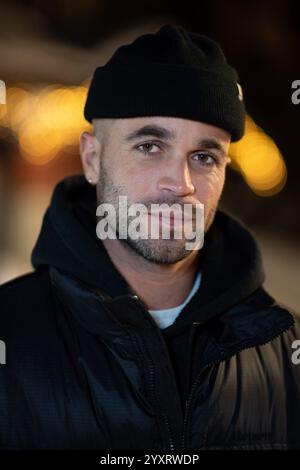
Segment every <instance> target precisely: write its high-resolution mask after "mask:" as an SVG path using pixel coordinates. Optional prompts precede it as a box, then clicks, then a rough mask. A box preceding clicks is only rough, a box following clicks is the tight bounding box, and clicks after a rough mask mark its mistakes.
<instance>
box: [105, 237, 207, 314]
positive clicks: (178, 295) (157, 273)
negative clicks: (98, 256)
mask: <svg viewBox="0 0 300 470" xmlns="http://www.w3.org/2000/svg"><path fill="white" fill-rule="evenodd" d="M102 242H103V245H104V247H105V249H106V251H107V253H108V255H109V257H110V259H111V261H112V263H113V264H114V265H115V267H116V268H117V269H118V271H119V272H120V273H121V274H122V276H123V277H124V279H125V280H126V281H127V282H128V284H129V285H130V287H131V288H132V289H133V290H134V291H135V292H136V294H137V295H138V297H139V298H140V299H141V300H142V301H143V302H144V303H145V304H146V306H147V308H148V309H149V310H157V309H165V308H172V307H176V306H177V305H180V304H181V303H182V302H184V300H185V299H186V297H187V296H188V294H189V292H190V290H191V288H192V285H193V282H194V278H195V275H196V273H197V270H198V260H199V258H198V256H199V252H198V250H192V251H191V253H190V255H188V256H187V257H186V258H184V259H183V260H180V261H178V262H177V263H173V264H156V263H152V262H151V261H148V260H146V259H144V258H143V257H142V256H140V255H138V254H137V253H136V252H134V251H133V250H132V249H131V248H130V247H129V246H127V245H124V244H123V243H122V242H120V241H119V240H118V239H109V238H108V239H105V240H102Z"/></svg>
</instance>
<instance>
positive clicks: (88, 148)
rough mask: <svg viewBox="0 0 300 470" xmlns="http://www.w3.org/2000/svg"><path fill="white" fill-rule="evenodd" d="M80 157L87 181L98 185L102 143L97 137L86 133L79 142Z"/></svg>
mask: <svg viewBox="0 0 300 470" xmlns="http://www.w3.org/2000/svg"><path fill="white" fill-rule="evenodd" d="M79 150H80V157H81V162H82V167H83V171H84V174H85V177H86V179H87V181H89V183H90V184H92V185H96V184H97V183H98V181H99V176H100V161H99V160H100V154H101V152H100V150H101V149H100V143H99V141H98V139H97V138H96V136H95V135H93V134H91V133H90V132H87V131H84V132H83V133H82V134H81V135H80V141H79Z"/></svg>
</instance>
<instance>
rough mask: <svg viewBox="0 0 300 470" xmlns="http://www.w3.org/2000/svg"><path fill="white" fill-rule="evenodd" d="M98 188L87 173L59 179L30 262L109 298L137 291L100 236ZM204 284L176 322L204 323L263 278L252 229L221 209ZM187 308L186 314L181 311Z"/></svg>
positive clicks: (202, 264)
mask: <svg viewBox="0 0 300 470" xmlns="http://www.w3.org/2000/svg"><path fill="white" fill-rule="evenodd" d="M96 206H97V202H96V190H95V187H94V186H91V185H89V184H88V183H87V182H86V180H85V178H84V176H83V175H82V174H79V175H73V176H70V177H67V178H65V179H63V180H62V181H60V182H59V183H58V184H57V186H56V187H55V189H54V191H53V194H52V198H51V201H50V205H49V207H48V208H47V210H46V212H45V215H44V218H43V223H42V227H41V231H40V234H39V236H38V239H37V242H36V244H35V246H34V248H33V251H32V256H31V263H32V266H33V267H34V268H36V269H38V268H41V267H42V266H52V267H54V268H56V269H58V270H59V271H62V272H63V273H64V274H66V275H67V276H69V277H72V278H73V279H74V278H75V280H78V281H79V282H80V283H83V284H85V285H86V287H87V288H90V289H100V290H101V291H104V292H105V293H106V294H107V295H108V296H110V297H112V298H114V297H116V296H121V295H127V294H131V295H132V294H133V293H134V292H133V290H132V289H131V287H130V286H129V285H128V284H127V282H126V280H125V279H124V278H123V276H122V275H121V274H120V273H119V271H118V270H117V269H116V268H115V266H114V265H113V263H112V262H111V260H110V258H109V256H108V254H107V252H106V249H105V248H104V245H103V244H102V241H101V240H100V239H99V238H98V237H97V235H96V223H97V219H96ZM199 253H200V256H199V269H201V272H202V280H201V284H200V287H199V289H198V291H197V292H196V294H195V295H194V297H193V298H192V299H191V301H190V302H189V303H188V304H187V305H186V306H185V308H184V309H183V310H182V312H181V314H180V315H179V316H178V317H177V319H176V320H175V322H174V323H173V325H171V326H169V327H168V331H169V332H170V333H172V332H173V331H174V330H176V328H177V327H182V326H185V325H186V324H190V323H191V322H192V321H194V320H195V319H197V320H199V311H200V312H201V319H202V320H203V321H205V320H207V319H209V318H211V317H212V316H215V315H217V314H218V313H221V312H222V311H224V309H227V308H229V307H232V306H233V305H235V304H236V303H238V302H240V301H242V300H244V299H245V298H246V297H248V296H250V295H251V294H252V293H253V292H255V291H256V290H257V289H258V288H260V287H261V286H262V284H263V282H264V279H265V274H264V269H263V265H262V259H261V254H260V251H259V249H258V246H257V244H256V242H255V240H254V238H253V236H252V235H251V233H250V232H249V230H248V229H247V228H246V227H245V226H244V225H243V224H242V223H241V222H239V221H237V220H235V219H233V218H232V217H231V216H229V215H228V214H226V213H225V212H223V211H221V210H217V212H216V214H215V218H214V221H213V223H212V225H211V227H210V228H209V230H208V232H207V233H206V235H205V238H204V245H203V247H202V249H201V250H200V252H199ZM183 312H185V313H184V315H183V314H182V313H183Z"/></svg>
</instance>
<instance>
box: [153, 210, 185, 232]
mask: <svg viewBox="0 0 300 470" xmlns="http://www.w3.org/2000/svg"><path fill="white" fill-rule="evenodd" d="M149 217H153V218H154V219H156V220H158V219H159V222H160V223H161V224H162V225H167V226H170V227H173V228H179V227H182V225H185V224H188V223H192V221H193V218H190V217H186V216H184V214H182V213H178V214H176V213H175V214H174V213H173V212H163V211H160V212H150V213H149Z"/></svg>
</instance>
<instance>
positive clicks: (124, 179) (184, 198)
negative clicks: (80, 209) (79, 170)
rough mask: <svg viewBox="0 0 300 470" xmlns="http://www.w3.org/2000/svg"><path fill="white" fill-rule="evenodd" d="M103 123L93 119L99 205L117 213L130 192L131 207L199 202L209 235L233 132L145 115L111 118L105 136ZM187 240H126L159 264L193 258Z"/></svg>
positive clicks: (85, 146)
mask: <svg viewBox="0 0 300 470" xmlns="http://www.w3.org/2000/svg"><path fill="white" fill-rule="evenodd" d="M97 121H98V122H97ZM100 121H101V120H95V121H94V125H95V135H96V138H97V141H98V143H99V146H96V147H95V149H96V150H95V152H96V154H98V155H96V157H97V158H98V170H97V169H96V173H97V171H98V174H97V200H98V205H99V204H101V203H110V204H112V205H113V206H114V207H115V210H116V213H117V215H118V205H119V196H127V203H128V207H129V206H130V204H133V203H142V204H144V205H145V206H146V207H147V208H148V209H149V210H150V206H151V204H153V203H158V204H162V203H167V204H168V205H169V206H171V205H172V204H174V203H177V204H180V206H182V208H183V206H184V204H192V205H193V206H194V205H195V204H197V203H199V202H200V203H202V204H203V205H204V231H205V233H206V232H207V230H208V228H209V227H210V225H211V224H212V222H213V219H214V216H215V212H216V210H217V206H218V203H219V199H220V197H221V193H222V189H223V186H224V180H225V169H226V166H227V164H228V163H229V162H230V159H229V157H228V149H229V144H230V134H228V133H227V132H226V131H224V130H222V129H220V128H218V127H215V126H211V125H208V124H204V123H201V122H198V121H192V120H188V119H182V118H173V117H141V118H130V119H114V120H111V121H110V123H109V125H108V126H106V127H107V129H106V131H105V132H106V134H105V138H104V132H103V130H102V132H101V131H99V132H98V130H97V129H98V124H99V125H100V128H101V122H100ZM89 138H93V137H92V136H90V137H88V138H87V140H88V139H89ZM86 148H87V142H86V143H85V144H82V149H81V154H82V160H83V165H84V169H85V173H86V174H87V173H88V172H89V171H90V166H91V165H90V163H88V162H90V160H89V158H85V149H86ZM94 168H95V165H94ZM87 176H88V175H87ZM129 220H130V218H129ZM128 223H129V221H128ZM171 233H172V232H171ZM187 241H188V240H187V239H186V238H185V237H184V236H183V237H182V238H181V239H175V238H172V236H171V237H170V239H164V238H162V237H159V239H151V238H147V239H142V238H139V239H136V240H135V239H132V238H131V237H130V236H129V237H127V239H126V240H122V242H123V243H125V244H127V246H129V247H130V248H131V249H133V250H134V252H135V253H137V254H139V255H140V256H142V257H143V258H145V259H147V260H149V261H152V262H155V263H159V264H170V263H176V262H178V261H179V260H181V259H183V258H185V257H187V256H189V255H190V254H191V251H190V250H187V249H186V242H187Z"/></svg>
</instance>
